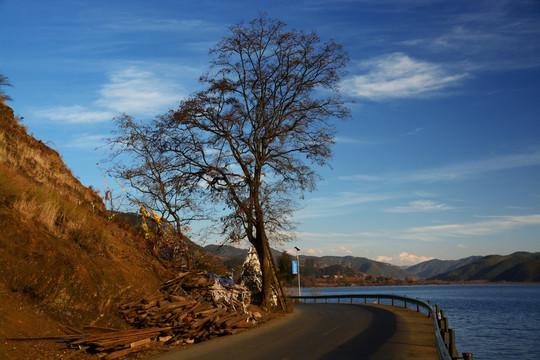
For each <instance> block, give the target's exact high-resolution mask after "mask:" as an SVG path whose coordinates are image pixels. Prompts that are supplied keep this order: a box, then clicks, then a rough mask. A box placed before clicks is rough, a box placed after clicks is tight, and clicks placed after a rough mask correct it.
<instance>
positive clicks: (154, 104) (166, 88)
mask: <svg viewBox="0 0 540 360" xmlns="http://www.w3.org/2000/svg"><path fill="white" fill-rule="evenodd" d="M171 71H177V70H171ZM99 94H100V97H99V98H98V99H97V100H96V101H95V102H94V104H93V106H92V107H93V108H95V109H92V110H91V109H90V108H89V107H86V106H81V105H73V106H56V107H52V108H48V109H44V110H40V111H38V112H37V115H38V116H42V117H46V118H48V119H50V120H51V121H53V122H57V123H64V124H93V123H99V122H105V121H110V120H112V118H113V117H114V116H116V115H118V113H121V112H125V113H129V114H131V115H152V114H155V113H164V112H165V111H167V110H168V109H169V108H170V107H174V106H175V105H176V104H177V103H178V102H179V101H180V100H181V98H182V97H183V96H184V95H183V92H182V89H181V87H180V86H179V85H178V84H176V83H174V82H173V81H171V80H170V79H167V78H166V75H162V74H159V73H157V72H154V71H146V70H141V69H139V68H138V67H136V66H129V67H127V68H124V69H122V70H118V71H114V72H111V73H110V74H109V81H108V82H107V83H106V84H104V85H103V86H102V87H101V89H100V91H99Z"/></svg>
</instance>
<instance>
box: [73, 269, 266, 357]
mask: <svg viewBox="0 0 540 360" xmlns="http://www.w3.org/2000/svg"><path fill="white" fill-rule="evenodd" d="M249 300H250V292H249V291H248V290H247V289H246V288H245V287H243V286H240V285H234V284H233V283H232V282H231V281H230V279H227V278H220V277H219V276H216V275H214V274H204V273H202V272H184V273H181V274H179V275H178V276H177V277H176V278H174V279H172V280H169V281H167V282H165V283H164V284H163V285H162V286H161V288H160V290H159V292H156V293H155V294H153V295H150V296H148V297H145V298H142V299H139V300H137V301H134V302H131V303H128V304H125V305H122V306H121V307H120V313H121V315H122V316H123V317H124V318H125V319H126V321H127V322H128V323H129V324H130V325H132V326H133V327H136V328H138V329H132V330H115V329H106V328H96V327H87V328H85V329H84V330H85V332H82V331H77V332H75V331H73V334H72V335H69V336H67V337H66V338H65V340H66V341H67V342H68V344H69V345H70V346H71V347H74V348H76V349H78V350H77V352H80V351H88V352H92V353H101V354H102V355H103V358H104V359H118V358H121V357H123V356H125V355H127V354H130V353H133V352H137V351H142V350H146V349H148V348H151V347H155V346H162V345H165V344H175V345H183V344H192V343H195V342H201V341H205V340H208V339H211V338H215V337H218V336H223V335H228V334H234V333H237V332H239V331H242V330H243V329H245V328H248V327H251V326H254V325H255V324H256V322H257V319H258V318H259V317H260V314H252V313H251V312H249V311H248V310H247V306H248V304H249Z"/></svg>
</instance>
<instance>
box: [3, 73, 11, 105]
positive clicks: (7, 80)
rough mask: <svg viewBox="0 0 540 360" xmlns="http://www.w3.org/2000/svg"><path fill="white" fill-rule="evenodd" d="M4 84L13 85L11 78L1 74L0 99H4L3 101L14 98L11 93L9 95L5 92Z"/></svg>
mask: <svg viewBox="0 0 540 360" xmlns="http://www.w3.org/2000/svg"><path fill="white" fill-rule="evenodd" d="M3 86H12V85H11V83H10V82H9V79H8V78H7V77H6V76H4V75H2V74H0V100H2V101H6V100H13V99H12V98H11V97H10V96H9V95H7V94H6V93H5V92H4V90H2V87H3Z"/></svg>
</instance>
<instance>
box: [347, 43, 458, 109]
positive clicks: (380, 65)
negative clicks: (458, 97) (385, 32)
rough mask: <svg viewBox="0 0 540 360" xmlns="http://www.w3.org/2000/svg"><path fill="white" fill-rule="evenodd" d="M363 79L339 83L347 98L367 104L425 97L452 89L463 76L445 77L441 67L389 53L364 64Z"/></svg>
mask: <svg viewBox="0 0 540 360" xmlns="http://www.w3.org/2000/svg"><path fill="white" fill-rule="evenodd" d="M361 67H362V68H363V69H365V70H366V73H365V74H363V75H354V76H352V77H350V78H349V79H346V80H344V81H343V82H342V84H341V87H342V89H343V91H344V92H345V93H347V94H349V95H350V96H354V97H359V98H367V99H371V100H385V99H392V98H412V97H425V96H433V95H435V94H439V93H440V92H441V91H442V90H443V89H446V88H448V87H452V86H456V85H457V84H459V82H460V81H462V80H463V79H464V78H465V77H466V76H467V74H465V73H463V74H449V73H448V72H447V71H446V70H445V69H444V68H443V66H441V65H439V64H435V63H430V62H426V61H421V60H416V59H412V58H410V57H409V56H407V55H406V54H403V53H399V52H398V53H393V54H389V55H385V56H381V57H378V58H375V59H371V60H368V61H365V62H363V63H362V64H361Z"/></svg>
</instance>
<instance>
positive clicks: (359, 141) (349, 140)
mask: <svg viewBox="0 0 540 360" xmlns="http://www.w3.org/2000/svg"><path fill="white" fill-rule="evenodd" d="M334 140H335V142H336V143H337V144H353V145H379V144H382V143H384V141H380V140H366V139H355V138H350V137H346V136H336V137H335V138H334Z"/></svg>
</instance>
